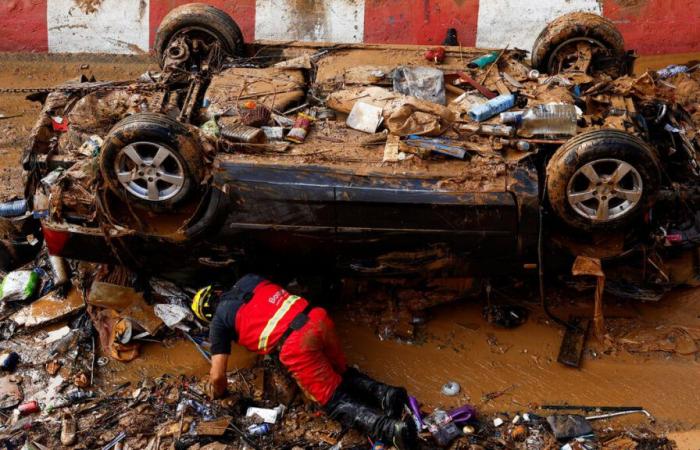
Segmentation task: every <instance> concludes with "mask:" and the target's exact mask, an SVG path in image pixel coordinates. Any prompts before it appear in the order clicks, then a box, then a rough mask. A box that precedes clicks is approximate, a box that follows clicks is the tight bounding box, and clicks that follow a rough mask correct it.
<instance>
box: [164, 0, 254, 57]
mask: <svg viewBox="0 0 700 450" xmlns="http://www.w3.org/2000/svg"><path fill="white" fill-rule="evenodd" d="M178 41H184V42H187V43H188V44H189V45H188V46H183V45H177V44H176V43H177V42H178ZM194 41H197V44H196V45H195V44H193V43H194ZM215 43H218V44H219V46H220V49H221V51H222V52H223V56H238V55H241V54H243V34H242V33H241V30H240V28H239V27H238V25H237V24H236V22H235V21H234V20H233V19H232V18H231V16H229V15H228V14H226V13H225V12H224V11H221V10H220V9H217V8H214V7H213V6H209V5H205V4H202V3H192V4H188V5H184V6H180V7H178V8H175V9H173V10H172V11H170V12H169V13H168V14H167V15H166V16H165V18H163V21H162V22H161V23H160V26H159V27H158V30H157V31H156V39H155V44H154V50H155V52H156V56H157V58H158V63H159V64H160V67H161V68H163V67H164V66H165V64H166V60H167V59H168V58H173V59H175V60H182V62H184V61H187V60H189V59H191V58H194V57H196V55H193V54H192V53H194V52H203V51H204V50H205V49H208V48H210V47H211V45H212V44H215ZM174 44H175V45H174ZM200 56H201V55H200Z"/></svg>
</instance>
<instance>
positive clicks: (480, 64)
mask: <svg viewBox="0 0 700 450" xmlns="http://www.w3.org/2000/svg"><path fill="white" fill-rule="evenodd" d="M497 58H498V52H491V53H489V54H488V55H484V56H480V57H478V58H476V59H475V60H473V61H472V62H470V63H469V64H467V67H469V68H470V69H482V68H484V67H486V66H488V65H489V64H491V63H492V62H494V61H496V59H497Z"/></svg>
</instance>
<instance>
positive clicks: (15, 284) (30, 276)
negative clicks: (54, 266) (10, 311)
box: [0, 270, 39, 302]
mask: <svg viewBox="0 0 700 450" xmlns="http://www.w3.org/2000/svg"><path fill="white" fill-rule="evenodd" d="M38 286H39V274H37V273H36V272H33V271H30V270H17V271H14V272H10V273H8V274H7V276H5V279H4V280H2V284H1V285H0V299H2V300H4V301H6V302H21V301H26V300H29V299H31V298H32V297H33V296H34V293H35V292H36V291H37V288H38Z"/></svg>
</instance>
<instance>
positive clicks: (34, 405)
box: [17, 400, 41, 416]
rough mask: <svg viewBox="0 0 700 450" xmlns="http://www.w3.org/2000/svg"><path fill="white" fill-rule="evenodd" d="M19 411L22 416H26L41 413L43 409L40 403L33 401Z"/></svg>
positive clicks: (20, 407)
mask: <svg viewBox="0 0 700 450" xmlns="http://www.w3.org/2000/svg"><path fill="white" fill-rule="evenodd" d="M17 410H18V411H19V413H20V414H21V415H23V416H26V415H29V414H34V413H38V412H39V411H41V408H40V407H39V402H37V401H36V400H32V401H31V402H26V403H22V404H21V405H19V406H18V407H17Z"/></svg>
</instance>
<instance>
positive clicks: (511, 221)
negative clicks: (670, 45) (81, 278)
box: [23, 5, 700, 297]
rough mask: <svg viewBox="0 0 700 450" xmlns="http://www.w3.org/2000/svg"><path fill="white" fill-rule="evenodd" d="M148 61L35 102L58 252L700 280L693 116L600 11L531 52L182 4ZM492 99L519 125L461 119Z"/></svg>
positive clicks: (34, 206) (40, 201)
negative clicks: (546, 268)
mask: <svg viewBox="0 0 700 450" xmlns="http://www.w3.org/2000/svg"><path fill="white" fill-rule="evenodd" d="M426 50H427V52H426ZM155 53H156V55H157V58H158V61H159V63H160V66H161V67H162V72H160V73H156V74H153V73H148V74H144V76H142V77H141V78H140V79H139V80H137V81H134V82H120V83H112V82H96V81H94V80H81V81H80V82H71V83H68V84H65V85H63V86H60V87H59V88H57V89H56V90H55V91H53V92H51V93H49V94H48V95H44V96H41V97H42V98H41V100H42V101H43V102H44V106H43V110H42V112H41V115H40V117H39V120H38V121H37V124H36V126H35V127H34V129H33V131H32V135H31V141H30V143H29V145H28V147H27V149H26V152H25V154H24V158H23V163H24V168H25V170H26V180H27V183H26V198H27V200H28V202H29V205H30V209H31V211H33V215H34V217H37V218H39V220H40V222H41V228H42V231H43V233H42V234H43V236H44V239H45V242H46V245H47V247H48V248H49V251H50V252H51V253H52V254H55V255H61V256H65V257H68V258H76V259H83V260H90V261H119V262H121V263H123V264H127V265H131V266H136V267H139V268H140V269H143V270H148V271H152V272H187V271H196V270H200V269H202V268H212V267H213V268H221V267H225V268H230V267H238V268H241V269H248V270H249V269H254V268H256V267H258V266H260V265H265V266H266V267H271V266H274V267H279V268H280V269H281V270H288V271H295V272H303V271H315V272H317V273H318V272H320V273H329V272H336V271H343V272H351V273H356V274H361V275H372V276H416V275H419V276H422V275H427V274H431V273H441V274H443V275H446V274H450V275H459V276H462V275H466V274H477V275H479V274H481V275H490V274H509V273H513V272H517V271H521V270H526V269H533V268H537V267H538V266H542V264H545V265H551V266H552V267H553V268H556V269H557V270H559V271H564V272H566V271H568V267H570V263H571V261H573V258H574V257H575V256H577V255H587V256H593V257H597V258H602V259H603V260H605V265H606V269H609V270H611V271H614V272H615V273H617V274H618V275H619V280H620V283H619V291H620V292H622V293H624V292H625V290H626V289H629V287H628V286H629V285H630V283H631V282H634V284H635V286H645V287H646V288H648V289H651V291H649V292H658V291H659V290H661V291H663V290H664V289H666V288H667V287H669V286H671V285H674V284H679V283H686V282H692V281H693V280H694V279H695V275H696V270H695V267H696V265H697V258H698V255H697V252H696V242H698V231H697V230H698V229H697V217H696V216H697V212H698V210H699V209H698V208H699V206H700V205H699V203H698V200H699V199H698V195H697V194H698V192H697V187H696V186H697V179H698V176H700V167H698V158H697V154H696V152H697V151H698V149H699V148H700V138H698V136H697V125H696V124H694V122H693V118H692V116H691V115H690V114H688V112H687V111H686V110H685V109H684V108H683V105H681V104H678V103H677V102H676V101H675V97H674V92H673V89H672V87H673V86H672V83H670V82H665V81H664V80H661V79H660V78H659V75H658V74H655V73H646V74H644V75H642V76H640V77H633V76H631V75H630V73H631V66H632V62H633V59H634V57H633V55H632V54H631V53H630V52H626V51H625V48H624V42H623V39H622V36H621V35H620V33H619V32H618V31H617V30H616V29H615V27H614V25H613V24H612V23H611V22H609V21H607V20H606V19H604V18H601V17H599V16H596V15H591V14H584V13H574V14H570V15H567V16H563V17H561V18H559V19H557V20H555V21H554V22H552V23H551V24H550V25H549V26H548V27H547V28H546V29H545V30H544V31H543V32H542V34H541V35H540V36H539V38H538V39H537V42H536V43H535V47H534V49H533V51H532V56H531V61H527V60H526V56H527V53H526V52H524V51H521V50H517V49H514V50H501V51H493V50H479V49H465V48H461V47H440V48H435V49H427V48H425V47H420V46H387V45H381V46H378V45H332V46H328V45H318V44H304V43H284V44H282V43H274V42H258V43H254V44H248V45H244V43H243V39H242V35H241V33H240V31H239V29H238V27H237V26H236V24H235V22H234V21H233V20H232V19H231V18H230V17H228V16H227V15H226V14H224V13H223V12H221V11H219V10H217V9H215V8H213V7H210V6H204V5H188V6H185V7H181V8H178V9H175V10H173V11H172V12H171V13H170V14H169V15H168V16H167V17H166V18H165V19H164V22H163V23H162V24H161V26H160V28H159V31H158V34H157V39H156V45H155ZM436 74H437V75H436ZM681 76H684V77H690V76H693V75H692V74H682V75H681ZM669 85H670V86H671V87H669ZM504 98H505V100H507V101H511V98H512V104H510V105H506V106H505V107H503V108H502V109H500V111H510V112H513V111H522V114H521V113H516V114H513V115H511V116H510V117H508V116H507V115H506V116H504V117H503V120H505V121H506V122H508V121H510V122H514V123H504V122H503V121H502V120H501V117H499V115H498V114H491V115H488V116H485V117H475V115H474V114H473V112H474V108H477V107H484V108H490V107H491V106H493V104H494V102H496V103H498V100H499V99H501V100H503V99H504ZM358 105H359V106H358ZM552 105H554V106H558V107H553V106H552ZM562 106H564V107H562ZM572 111H574V112H573V116H572ZM496 112H498V111H496ZM506 119H507V120H506ZM545 256H546V257H545ZM630 269H632V270H630ZM612 279H613V280H614V279H615V277H612ZM610 286H615V284H614V282H613V283H612V284H610ZM639 292H640V291H639V290H636V291H635V293H636V295H638V294H639ZM649 295H650V296H651V297H653V296H654V295H655V294H649Z"/></svg>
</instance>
